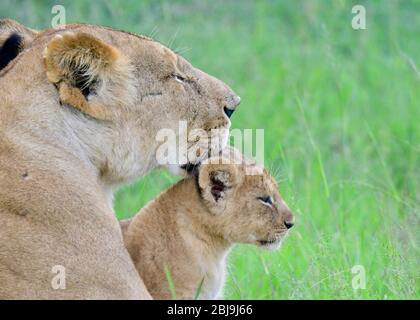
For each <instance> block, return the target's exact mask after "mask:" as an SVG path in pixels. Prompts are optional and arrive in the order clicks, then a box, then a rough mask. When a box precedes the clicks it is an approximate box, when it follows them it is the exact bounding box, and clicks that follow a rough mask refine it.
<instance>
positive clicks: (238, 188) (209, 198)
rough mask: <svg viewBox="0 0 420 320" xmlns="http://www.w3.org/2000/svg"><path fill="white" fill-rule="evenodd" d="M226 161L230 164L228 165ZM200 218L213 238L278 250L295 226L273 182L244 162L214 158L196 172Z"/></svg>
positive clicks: (265, 172)
mask: <svg viewBox="0 0 420 320" xmlns="http://www.w3.org/2000/svg"><path fill="white" fill-rule="evenodd" d="M229 162H230V163H231V164H229ZM197 186H198V188H199V193H200V197H201V200H202V202H203V204H204V206H205V207H206V208H207V209H208V210H207V213H206V214H207V216H206V217H203V218H204V219H205V221H206V224H207V225H208V227H209V228H210V229H211V231H212V232H213V233H215V234H216V235H218V236H220V237H222V238H224V239H226V240H227V241H229V242H232V243H234V242H239V243H249V244H255V245H257V246H260V247H263V248H266V249H277V248H278V247H279V246H280V244H281V240H282V239H283V238H284V237H285V235H286V234H287V232H288V230H289V229H290V228H291V227H292V226H293V224H294V217H293V215H292V213H291V211H290V209H289V207H288V206H287V204H286V203H285V202H284V201H283V199H282V197H281V195H280V193H279V191H278V186H277V184H276V182H275V180H274V179H273V178H272V177H271V176H270V175H269V174H268V173H267V171H266V170H265V169H263V168H260V167H258V166H256V165H254V164H251V163H250V162H249V161H247V160H245V159H244V160H243V161H242V162H240V160H239V162H238V161H236V164H232V158H230V159H227V158H224V157H213V158H210V159H208V160H205V161H204V162H203V163H202V165H201V166H200V168H199V169H198V171H197Z"/></svg>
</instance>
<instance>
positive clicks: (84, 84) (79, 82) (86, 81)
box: [73, 65, 96, 99]
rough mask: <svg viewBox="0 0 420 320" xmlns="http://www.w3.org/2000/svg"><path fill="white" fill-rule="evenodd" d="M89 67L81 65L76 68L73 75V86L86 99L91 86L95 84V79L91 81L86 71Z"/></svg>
mask: <svg viewBox="0 0 420 320" xmlns="http://www.w3.org/2000/svg"><path fill="white" fill-rule="evenodd" d="M88 69H89V66H87V65H81V66H78V67H77V68H76V69H75V71H74V74H73V81H74V86H75V87H76V88H79V89H80V91H82V94H83V96H84V97H85V98H86V99H87V96H88V95H89V94H90V93H91V88H92V85H94V84H95V83H96V79H92V78H91V77H90V76H89V75H88V74H87V71H88Z"/></svg>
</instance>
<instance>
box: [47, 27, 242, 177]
mask: <svg viewBox="0 0 420 320" xmlns="http://www.w3.org/2000/svg"><path fill="white" fill-rule="evenodd" d="M44 33H45V34H46V37H47V38H48V41H47V44H46V46H45V50H44V54H43V56H44V64H45V69H46V75H47V78H48V80H49V81H50V82H51V83H52V84H54V85H55V87H56V90H57V92H58V95H59V99H60V101H61V103H62V104H64V105H67V106H71V107H73V108H76V109H77V110H78V111H79V112H81V113H82V114H83V115H86V116H87V117H88V119H89V120H93V121H96V122H98V123H102V124H103V125H104V126H106V127H107V128H108V129H109V131H110V132H111V135H112V136H113V137H114V140H113V142H111V144H114V145H113V150H112V152H113V154H114V155H117V156H118V159H116V160H115V161H120V162H121V161H130V160H135V159H136V158H138V159H136V161H139V162H142V163H144V162H147V163H148V166H149V168H150V167H153V166H158V165H162V164H163V165H168V166H169V167H177V168H179V167H183V166H186V165H188V164H189V163H193V164H194V163H197V162H200V161H201V160H202V159H204V158H206V157H207V156H209V155H212V154H217V153H218V152H219V151H220V150H221V149H223V147H224V146H225V145H226V143H227V137H228V129H229V127H230V119H229V118H230V116H231V115H232V113H233V111H234V110H235V108H236V107H237V105H238V104H239V101H240V99H239V97H238V96H237V95H236V94H235V93H234V92H233V91H232V90H231V89H230V88H229V87H228V86H227V85H226V84H225V83H223V82H222V81H220V80H218V79H216V78H214V77H212V76H210V75H208V74H206V73H204V72H203V71H201V70H199V69H197V68H195V67H193V66H192V65H191V64H190V63H189V62H188V61H186V60H185V59H184V58H182V57H181V56H180V55H178V54H176V53H174V52H173V51H172V50H170V49H168V48H167V47H165V46H164V45H162V44H160V43H158V42H156V41H153V40H152V39H149V38H146V37H142V36H138V35H134V34H131V33H126V32H122V31H118V30H114V29H110V28H104V27H97V26H89V25H73V26H72V25H70V26H67V27H66V29H65V30H60V31H46V32H44ZM180 121H182V122H181V123H180ZM195 130H199V132H200V133H203V132H204V133H205V135H206V137H204V138H203V137H200V134H197V132H195V133H194V131H195ZM192 132H193V134H191V133H192ZM181 136H186V137H187V138H186V139H187V140H186V142H187V143H186V146H185V150H183V151H180V153H182V154H181V155H186V156H187V157H179V152H178V150H179V149H178V148H179V144H177V140H180V139H182V137H181ZM209 137H210V138H213V139H212V140H211V143H209V140H208V138H209ZM171 138H172V139H171ZM178 142H180V143H182V141H178ZM124 157H125V158H124ZM159 157H160V159H157V158H159ZM140 158H141V159H140ZM162 158H163V159H162ZM181 158H182V159H181ZM106 165H107V166H112V160H110V159H107V164H106ZM119 166H121V165H119ZM132 167H135V165H132ZM112 170H115V166H114V168H111V169H109V170H108V171H112ZM106 171H107V169H106V168H105V169H104V172H106Z"/></svg>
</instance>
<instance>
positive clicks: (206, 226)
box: [120, 152, 293, 299]
mask: <svg viewBox="0 0 420 320" xmlns="http://www.w3.org/2000/svg"><path fill="white" fill-rule="evenodd" d="M225 153H226V152H225ZM230 159H232V157H231V158H230ZM227 163H228V162H227V161H225V160H224V158H223V157H215V158H211V159H208V160H206V161H205V162H203V164H202V165H201V166H200V167H199V169H198V171H197V172H196V174H195V176H194V177H190V178H186V179H184V180H181V181H180V182H179V183H177V184H176V185H174V186H172V187H171V188H169V189H168V190H166V191H165V192H163V193H162V194H161V195H160V196H158V197H157V198H156V199H155V200H153V201H152V202H150V203H149V204H148V205H147V206H146V207H144V208H143V209H142V210H140V212H139V213H138V214H137V215H136V216H135V217H134V218H133V219H132V220H123V221H121V222H120V223H121V227H122V230H123V235H124V242H125V245H126V247H127V249H128V252H129V253H130V255H131V257H132V259H133V261H134V264H135V265H136V268H137V270H138V272H139V274H140V276H141V278H142V279H143V281H144V282H145V284H146V287H147V288H148V290H149V292H150V294H151V295H152V297H153V298H155V299H170V298H171V297H172V295H171V291H170V287H169V285H168V280H167V277H168V274H169V275H170V278H171V279H172V282H173V286H174V288H175V292H176V298H177V299H193V298H195V296H196V294H198V293H199V294H200V296H199V298H201V299H214V298H220V297H221V291H222V288H223V283H224V279H225V276H224V274H225V269H226V268H225V260H226V257H227V255H228V253H229V250H230V248H231V247H232V245H233V244H234V243H249V244H254V245H257V246H259V247H263V248H267V249H276V248H278V247H279V245H280V242H281V240H282V239H283V238H284V236H285V235H286V234H287V231H288V229H290V228H291V227H292V226H293V216H292V214H291V212H290V209H289V208H288V207H287V205H286V203H285V202H284V201H283V200H282V198H281V196H280V194H279V192H278V187H277V184H276V182H275V181H274V179H273V178H272V177H270V175H269V174H268V173H267V171H266V170H263V169H262V168H259V167H256V166H254V165H252V164H251V163H249V162H248V161H245V162H243V163H241V164H227ZM258 171H259V173H260V174H257V175H249V174H248V173H250V172H252V173H258Z"/></svg>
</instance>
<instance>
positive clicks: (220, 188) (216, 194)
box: [210, 177, 227, 201]
mask: <svg viewBox="0 0 420 320" xmlns="http://www.w3.org/2000/svg"><path fill="white" fill-rule="evenodd" d="M211 183H212V186H211V189H210V192H211V194H212V196H213V198H214V200H216V201H218V200H219V199H220V198H222V196H223V192H224V191H225V190H226V189H227V188H226V186H225V184H224V183H223V182H221V181H219V180H217V179H214V178H213V177H212V178H211Z"/></svg>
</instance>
